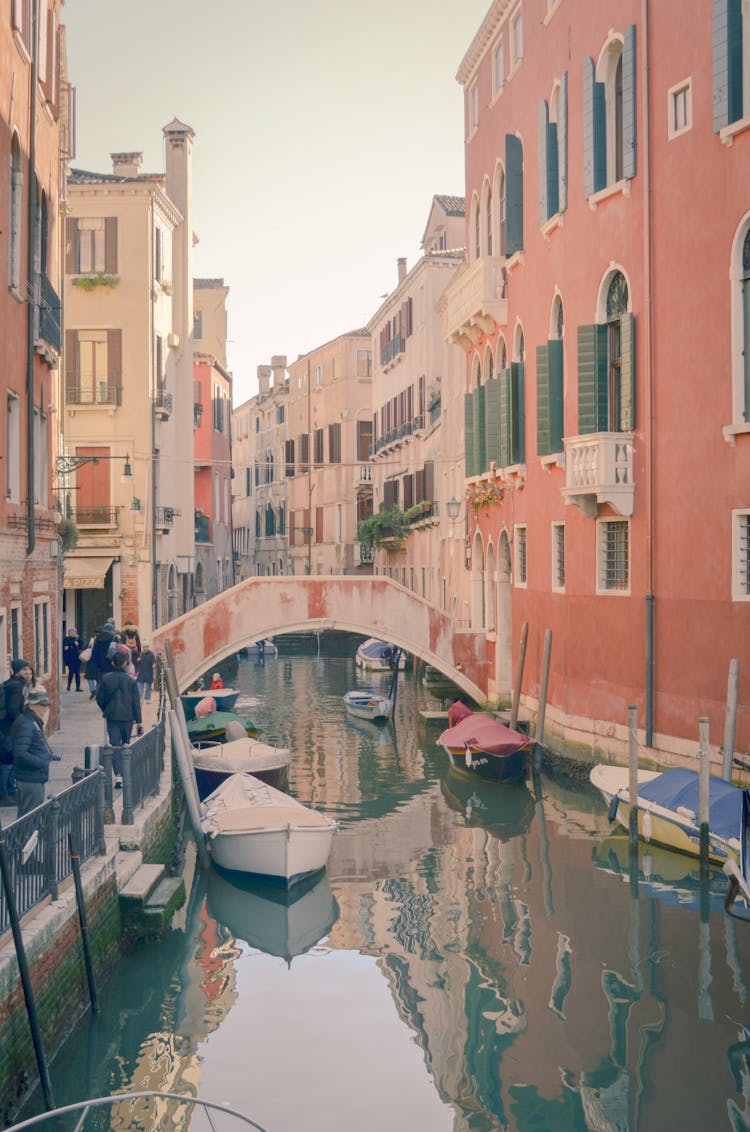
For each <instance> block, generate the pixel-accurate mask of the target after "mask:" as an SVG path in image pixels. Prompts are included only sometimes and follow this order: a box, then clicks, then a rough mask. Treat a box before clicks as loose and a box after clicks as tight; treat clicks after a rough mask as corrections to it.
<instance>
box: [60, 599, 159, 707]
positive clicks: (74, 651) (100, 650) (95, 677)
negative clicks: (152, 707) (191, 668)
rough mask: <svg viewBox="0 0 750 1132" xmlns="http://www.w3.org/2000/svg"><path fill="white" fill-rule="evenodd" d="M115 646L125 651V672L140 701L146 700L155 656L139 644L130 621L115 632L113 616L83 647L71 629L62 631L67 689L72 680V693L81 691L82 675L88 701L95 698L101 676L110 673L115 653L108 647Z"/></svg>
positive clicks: (135, 630)
mask: <svg viewBox="0 0 750 1132" xmlns="http://www.w3.org/2000/svg"><path fill="white" fill-rule="evenodd" d="M115 644H122V645H123V646H125V647H126V648H127V649H128V653H124V654H123V656H124V657H125V659H126V660H127V661H128V664H127V665H126V670H127V671H128V673H129V674H130V675H131V676H133V677H134V678H135V681H136V684H137V686H138V693H139V695H140V698H141V699H142V700H146V701H148V700H150V699H151V691H152V688H153V684H154V667H155V663H156V657H155V656H154V654H153V652H152V651H151V646H150V645H149V644H148V643H145V644H142V643H141V638H140V634H139V632H138V627H137V625H135V624H134V623H133V622H132V621H126V622H125V624H124V625H123V627H122V629H121V630H120V631H118V630H117V629H116V628H115V621H114V618H113V617H110V618H108V619H107V621H105V622H104V624H103V625H102V627H101V629H98V630H97V631H96V633H95V634H94V636H93V637H92V638H91V640H90V641H89V643H88V645H87V646H86V647H85V648H84V646H83V642H82V641H81V638H80V637H79V635H78V630H77V629H76V627H75V626H72V627H71V628H69V629H68V631H67V632H66V634H65V637H64V638H63V664H64V665H65V668H66V670H67V673H68V688H67V690H68V691H70V690H71V687H72V685H73V682H74V681H75V686H76V691H77V692H80V691H82V688H81V676H82V675H83V676H84V677H85V680H86V683H87V684H88V686H89V697H90V699H92V700H93V699H96V694H97V689H98V687H99V684H100V682H101V680H102V677H104V676H106V674H107V673H108V672H112V671H113V668H114V663H113V657H114V655H115V653H114V650H113V649H112V646H113V645H115ZM110 652H111V655H110Z"/></svg>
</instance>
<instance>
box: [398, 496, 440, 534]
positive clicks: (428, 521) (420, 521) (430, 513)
mask: <svg viewBox="0 0 750 1132" xmlns="http://www.w3.org/2000/svg"><path fill="white" fill-rule="evenodd" d="M406 514H407V522H408V523H409V526H410V527H412V528H414V527H431V526H434V524H435V523H436V522H437V521H438V502H437V500H436V499H430V500H428V499H425V500H424V501H423V502H422V503H416V504H414V506H413V507H407V508H406Z"/></svg>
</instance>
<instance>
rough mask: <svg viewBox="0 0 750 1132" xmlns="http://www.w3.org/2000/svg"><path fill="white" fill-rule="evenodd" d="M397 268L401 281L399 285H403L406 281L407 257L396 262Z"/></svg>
mask: <svg viewBox="0 0 750 1132" xmlns="http://www.w3.org/2000/svg"><path fill="white" fill-rule="evenodd" d="M396 268H397V271H398V281H399V283H403V281H404V279H406V257H405V256H400V257H399V259H397V260H396Z"/></svg>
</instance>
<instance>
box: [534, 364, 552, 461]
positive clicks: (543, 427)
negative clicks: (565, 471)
mask: <svg viewBox="0 0 750 1132" xmlns="http://www.w3.org/2000/svg"><path fill="white" fill-rule="evenodd" d="M549 408H550V406H549V354H548V350H547V346H546V345H544V346H537V348H536V450H537V455H539V456H549V454H550V452H551V451H552V449H551V448H550V435H549Z"/></svg>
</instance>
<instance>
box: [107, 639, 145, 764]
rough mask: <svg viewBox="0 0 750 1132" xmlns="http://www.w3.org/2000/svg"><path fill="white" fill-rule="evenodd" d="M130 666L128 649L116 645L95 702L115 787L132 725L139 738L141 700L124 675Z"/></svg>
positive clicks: (141, 725)
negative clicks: (111, 751)
mask: <svg viewBox="0 0 750 1132" xmlns="http://www.w3.org/2000/svg"><path fill="white" fill-rule="evenodd" d="M130 663H131V661H130V649H129V648H128V647H127V645H117V646H116V648H115V652H114V655H113V657H112V665H113V668H112V671H111V672H107V673H105V674H104V676H102V678H101V680H100V681H99V687H98V688H97V691H96V702H97V703H98V705H99V707H100V708H101V711H102V715H103V716H104V722H105V723H106V725H107V738H108V740H109V743H110V746H112V747H114V755H113V758H112V767H113V770H114V772H115V786H122V747H124V746H125V745H126V744H127V743H129V742H130V736H131V735H132V733H133V725H134V724H136V725H137V731H138V734H139V735H142V734H143V724H142V716H141V697H140V696H139V694H138V685H137V684H136V682H135V679H134V678H133V677H132V676H129V675H128V665H129V664H130Z"/></svg>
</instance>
